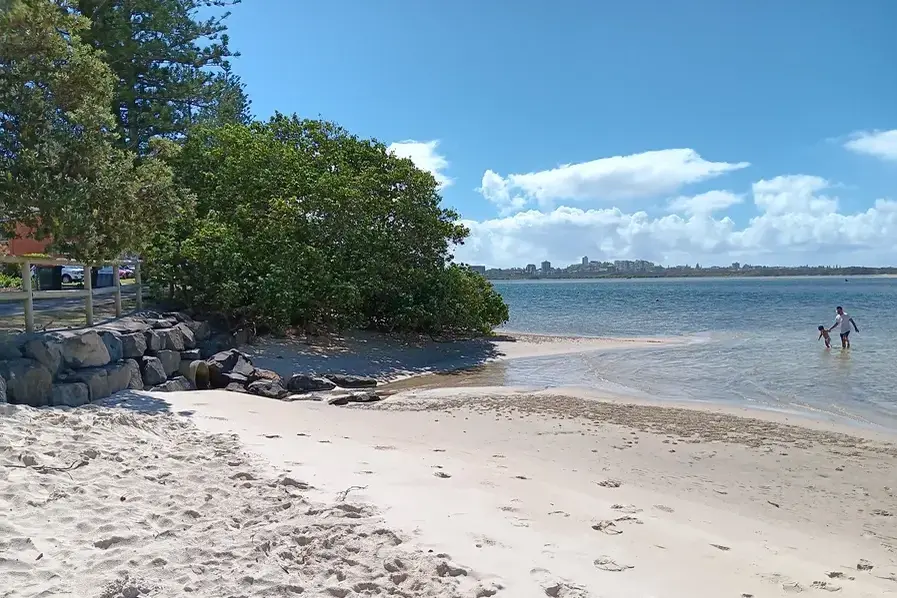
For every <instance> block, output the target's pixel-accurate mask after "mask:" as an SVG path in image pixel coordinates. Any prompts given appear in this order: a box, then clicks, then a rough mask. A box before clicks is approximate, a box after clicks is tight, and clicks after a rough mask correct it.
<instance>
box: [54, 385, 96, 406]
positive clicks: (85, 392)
mask: <svg viewBox="0 0 897 598" xmlns="http://www.w3.org/2000/svg"><path fill="white" fill-rule="evenodd" d="M89 402H90V389H89V388H88V387H87V384H85V383H84V382H69V383H63V384H54V385H53V389H52V390H51V392H50V405H51V406H53V407H80V406H81V405H86V404H88V403H89Z"/></svg>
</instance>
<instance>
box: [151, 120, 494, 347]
mask: <svg viewBox="0 0 897 598" xmlns="http://www.w3.org/2000/svg"><path fill="white" fill-rule="evenodd" d="M174 165H175V171H176V173H177V177H178V180H179V182H181V183H182V184H184V185H186V186H189V187H190V189H191V191H192V192H193V193H194V194H195V195H196V197H197V203H196V212H195V220H194V221H193V222H192V224H191V227H192V231H193V232H192V233H191V234H190V235H189V237H188V238H187V239H186V240H184V241H183V242H182V243H181V244H180V248H179V250H178V251H177V255H172V254H169V255H168V256H167V257H163V258H161V262H157V258H155V257H154V258H153V259H148V266H149V268H150V270H151V271H152V272H153V273H154V275H157V276H158V280H159V282H160V283H162V284H163V285H164V286H168V287H169V288H170V289H171V290H172V291H173V295H174V296H175V297H179V298H181V299H182V300H184V301H185V302H186V303H187V304H189V305H191V306H193V307H197V308H200V309H211V310H215V311H221V312H224V313H226V314H229V315H232V316H235V317H242V318H246V319H250V320H252V321H253V322H255V323H256V324H260V325H262V326H266V327H269V328H274V329H278V328H285V327H287V326H291V325H292V326H301V327H304V328H306V329H320V328H330V327H338V328H342V327H356V326H357V327H365V328H375V329H379V330H417V331H423V332H433V333H458V332H483V331H486V330H488V329H490V328H492V327H493V326H495V325H498V324H500V323H502V322H503V321H505V320H506V319H507V307H506V306H505V305H504V303H503V302H502V301H501V298H500V297H499V296H498V295H497V294H496V293H495V291H494V290H493V289H492V287H491V285H489V283H487V282H486V281H485V279H483V278H482V277H480V276H479V275H476V274H475V273H473V272H471V271H470V270H467V269H466V268H460V267H458V266H453V265H450V260H451V254H450V249H451V247H452V246H453V245H454V244H456V243H460V242H462V241H463V239H464V238H465V236H466V235H467V230H466V229H465V228H464V227H463V226H461V225H460V224H458V223H457V220H458V216H457V214H456V213H455V212H453V211H451V210H446V209H444V208H442V207H441V205H440V202H441V198H440V196H439V194H438V192H437V184H436V181H435V180H434V178H433V176H432V175H431V174H429V173H427V172H424V171H421V170H420V169H418V168H416V167H415V166H414V164H413V163H412V162H411V161H410V160H407V159H400V158H397V157H395V156H394V155H391V154H390V153H388V152H387V150H386V147H385V146H384V145H383V144H382V143H379V142H377V141H373V140H367V139H360V138H358V137H356V136H353V135H351V134H349V133H348V132H347V131H345V130H344V129H342V128H340V127H338V126H337V125H334V124H332V123H328V122H323V121H318V120H301V119H298V118H296V117H287V116H283V115H279V114H278V115H276V116H275V117H274V118H272V119H271V120H270V121H269V122H268V123H253V124H251V125H249V126H241V125H228V126H222V127H203V128H200V129H196V130H194V131H193V132H192V133H191V134H190V135H189V136H188V138H187V140H186V143H185V144H184V148H183V151H182V152H181V153H180V154H179V155H178V157H177V159H176V161H175V162H174ZM159 235H160V237H161V236H164V237H165V238H167V239H174V238H176V237H177V236H178V235H177V234H176V233H175V232H171V231H169V232H164V233H163V231H160V232H159ZM167 246H169V247H170V246H172V243H171V242H168V243H167ZM175 260H177V262H178V263H179V264H180V267H178V268H169V267H168V266H169V265H170V264H171V263H173V261H175ZM166 276H170V277H171V278H166Z"/></svg>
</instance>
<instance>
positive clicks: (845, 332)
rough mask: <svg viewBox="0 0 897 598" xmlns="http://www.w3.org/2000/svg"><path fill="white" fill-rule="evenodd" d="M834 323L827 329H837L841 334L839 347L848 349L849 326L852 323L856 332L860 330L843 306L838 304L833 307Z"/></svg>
mask: <svg viewBox="0 0 897 598" xmlns="http://www.w3.org/2000/svg"><path fill="white" fill-rule="evenodd" d="M835 314H836V315H835V323H834V324H833V325H832V327H831V328H829V329H828V331H829V332H831V331H832V330H834V329H835V328H837V329H838V334H840V335H841V348H842V349H849V348H850V326H851V325H853V329H854V330H856V331H857V332H859V331H860V329H859V328H857V324H856V322H854V321H853V318H851V317H850V315H848V314H847V313H846V312H845V311H844V308H843V307H841V306H840V305H839V306H838V307H836V308H835Z"/></svg>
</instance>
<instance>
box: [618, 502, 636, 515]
mask: <svg viewBox="0 0 897 598" xmlns="http://www.w3.org/2000/svg"><path fill="white" fill-rule="evenodd" d="M610 508H611V509H613V510H614V511H621V512H623V513H627V514H629V515H635V514H636V513H641V512H642V510H641V509H639V508H638V507H636V506H635V505H620V504H616V505H611V506H610Z"/></svg>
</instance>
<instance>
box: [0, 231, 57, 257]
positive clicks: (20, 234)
mask: <svg viewBox="0 0 897 598" xmlns="http://www.w3.org/2000/svg"><path fill="white" fill-rule="evenodd" d="M31 232H32V229H30V228H28V227H27V226H25V225H23V224H17V225H16V234H15V236H14V237H13V238H12V239H9V240H8V241H7V242H6V247H7V248H8V249H9V254H10V255H27V254H29V253H46V252H47V245H49V244H50V241H49V239H48V240H46V241H37V240H35V239H32V238H31Z"/></svg>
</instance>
